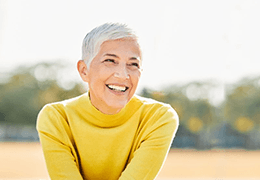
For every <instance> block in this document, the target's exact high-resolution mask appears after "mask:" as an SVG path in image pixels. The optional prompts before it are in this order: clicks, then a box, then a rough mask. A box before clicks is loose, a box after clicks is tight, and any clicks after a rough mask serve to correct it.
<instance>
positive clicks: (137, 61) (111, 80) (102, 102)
mask: <svg viewBox="0 0 260 180" xmlns="http://www.w3.org/2000/svg"><path fill="white" fill-rule="evenodd" d="M140 66H141V52H140V48H139V45H138V44H137V42H136V41H135V40H134V39H131V38H124V39H118V40H109V41H105V42H104V43H103V44H102V45H101V46H100V50H99V52H98V54H97V55H96V56H95V58H94V59H93V60H92V62H91V63H90V67H89V69H87V68H86V69H85V73H86V79H85V81H86V82H88V84H89V93H90V99H91V103H92V104H93V105H94V106H95V107H96V108H97V109H98V110H99V111H101V112H103V113H105V114H116V113H118V112H119V111H120V110H121V109H122V108H123V107H124V106H125V105H126V104H127V103H128V102H129V101H130V99H131V98H132V96H133V95H134V93H135V91H136V88H137V85H138V82H139V78H140V75H141V69H140Z"/></svg>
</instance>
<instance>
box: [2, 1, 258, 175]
mask: <svg viewBox="0 0 260 180" xmlns="http://www.w3.org/2000/svg"><path fill="white" fill-rule="evenodd" d="M105 22H121V23H126V24H128V25H129V26H130V27H131V28H133V29H134V30H135V31H136V33H137V34H138V36H139V39H140V44H141V47H142V50H143V69H144V71H143V74H142V78H141V81H140V83H139V87H138V90H137V94H139V95H141V96H145V97H149V98H153V99H156V100H159V101H163V102H166V103H169V104H171V105H172V107H173V108H174V109H175V110H176V111H177V113H178V114H179V118H180V126H179V130H178V132H177V135H176V138H175V140H174V142H173V143H172V145H171V147H172V150H178V151H181V150H195V151H194V152H206V151H207V152H208V151H214V150H216V149H218V150H219V149H221V150H231V149H232V150H243V151H245V152H248V153H250V154H252V152H256V151H257V152H258V150H260V68H259V67H260V63H259V60H260V54H259V49H260V34H259V32H260V26H259V22H260V1H257V0H219V1H207V0H197V1H192V0H182V1H180V0H173V1H170V0H168V1H167V0H162V1H160V2H158V1H145V0H144V1H139V0H132V1H128V2H124V1H119V0H111V1H105V0H103V1H102V0H97V1H86V0H85V1H84V0H74V1H72V0H71V1H70V0H63V1H61V0H55V1H51V0H45V1H40V0H36V1H35V0H0V142H1V143H0V151H1V147H2V149H3V147H4V144H6V143H10V142H19V144H21V142H25V143H28V142H35V143H38V142H39V138H38V135H37V132H36V129H35V125H36V118H37V114H38V112H39V110H40V109H41V108H42V107H43V106H44V105H45V104H46V103H50V102H55V101H60V100H64V99H68V98H72V97H75V96H77V95H80V94H82V93H84V92H86V84H83V83H82V81H81V79H80V76H79V75H78V74H77V70H76V63H77V61H78V60H79V59H80V56H81V42H82V40H83V38H84V36H85V35H86V33H87V32H89V31H90V30H92V29H93V28H94V27H96V26H98V25H101V24H103V23H105ZM32 148H33V147H32ZM14 149H15V148H14ZM37 150H38V151H39V152H40V149H37ZM6 152H7V151H6ZM189 152H190V151H189ZM10 156H11V155H10ZM259 156H260V155H259V153H258V156H256V157H255V158H258V159H259ZM5 157H6V156H5ZM10 158H11V157H10ZM6 161H8V158H6ZM255 162H256V161H253V162H251V163H253V164H254V163H255ZM1 163H2V166H4V161H1V160H0V165H1ZM248 163H249V164H251V163H250V162H248ZM13 171H14V172H15V171H16V170H15V169H13ZM2 173H3V172H2ZM6 174H7V173H6ZM9 174H12V171H11V170H10V173H9ZM258 175H259V174H258ZM173 176H174V173H173ZM216 177H218V176H217V175H216ZM258 177H260V175H259V176H258ZM0 178H1V175H0ZM5 178H7V175H6V176H5Z"/></svg>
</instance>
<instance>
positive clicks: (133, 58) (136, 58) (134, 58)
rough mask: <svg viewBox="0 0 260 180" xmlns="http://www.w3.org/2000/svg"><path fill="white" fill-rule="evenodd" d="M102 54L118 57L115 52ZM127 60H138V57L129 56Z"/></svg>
mask: <svg viewBox="0 0 260 180" xmlns="http://www.w3.org/2000/svg"><path fill="white" fill-rule="evenodd" d="M104 56H112V57H115V58H119V57H118V56H117V55H116V54H109V53H107V54H105V55H104ZM129 60H138V61H140V58H139V57H131V58H130V59H129Z"/></svg>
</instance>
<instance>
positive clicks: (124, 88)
mask: <svg viewBox="0 0 260 180" xmlns="http://www.w3.org/2000/svg"><path fill="white" fill-rule="evenodd" d="M107 86H108V87H109V88H110V89H112V90H116V91H125V90H126V87H125V86H116V85H107Z"/></svg>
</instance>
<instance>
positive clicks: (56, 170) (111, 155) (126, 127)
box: [37, 24, 178, 180]
mask: <svg viewBox="0 0 260 180" xmlns="http://www.w3.org/2000/svg"><path fill="white" fill-rule="evenodd" d="M141 64H142V60H141V50H140V47H139V44H138V41H137V37H136V35H135V34H134V33H133V32H132V31H131V30H130V29H129V28H127V27H126V26H125V25H121V24H104V25H101V26H99V27H97V28H95V29H93V30H92V31H91V32H90V33H88V34H87V35H86V37H85V38H84V40H83V46H82V60H80V61H78V64H77V69H78V72H79V74H80V76H81V78H82V80H83V81H84V82H87V83H88V86H89V91H88V93H86V94H83V95H81V96H79V97H76V98H73V99H70V100H66V101H62V102H57V103H51V104H48V105H46V106H45V107H44V108H43V109H42V110H41V112H40V113H39V115H38V120H37V130H38V132H39V136H40V141H41V144H42V148H43V152H44V156H45V160H46V164H47V169H48V172H49V175H50V177H51V179H55V180H57V179H71V180H80V179H81V180H82V179H88V180H93V179H109V180H114V179H121V180H123V179H135V180H145V179H149V180H150V179H155V177H156V175H157V174H158V172H159V170H160V168H161V167H162V164H163V162H164V160H165V158H166V155H167V152H168V150H169V147H170V144H171V142H172V139H173V137H174V136H175V133H176V131H177V128H178V116H177V114H176V112H175V111H174V110H173V109H172V108H171V107H170V106H169V105H167V104H163V103H160V102H157V101H154V100H151V99H146V98H142V97H139V96H137V95H134V93H135V91H136V88H137V84H138V81H139V78H140V76H141Z"/></svg>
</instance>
